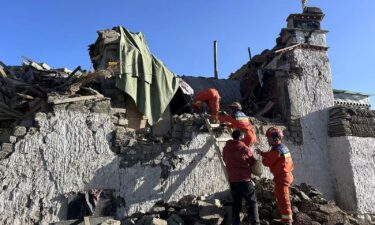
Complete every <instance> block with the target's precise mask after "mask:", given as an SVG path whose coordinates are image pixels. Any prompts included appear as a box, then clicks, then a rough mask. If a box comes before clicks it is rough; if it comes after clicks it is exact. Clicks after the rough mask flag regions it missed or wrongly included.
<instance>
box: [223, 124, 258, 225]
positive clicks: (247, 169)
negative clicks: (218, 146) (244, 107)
mask: <svg viewBox="0 0 375 225" xmlns="http://www.w3.org/2000/svg"><path fill="white" fill-rule="evenodd" d="M240 136H241V132H239V131H238V130H234V131H233V132H232V138H233V140H229V141H227V143H226V144H225V147H224V149H223V160H224V162H225V167H226V170H227V173H228V180H229V183H230V190H231V195H232V199H233V205H232V225H239V224H240V211H241V207H242V199H245V201H246V207H247V214H248V221H249V224H250V225H259V215H258V206H257V198H256V195H255V188H254V185H253V182H252V181H251V166H252V165H254V163H255V162H256V159H255V158H254V155H253V152H252V150H251V149H250V148H249V147H248V146H246V145H245V144H244V143H243V142H242V141H240V140H239V139H240Z"/></svg>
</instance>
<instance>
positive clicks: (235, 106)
mask: <svg viewBox="0 0 375 225" xmlns="http://www.w3.org/2000/svg"><path fill="white" fill-rule="evenodd" d="M229 107H231V108H233V109H237V110H241V109H242V106H241V104H240V103H239V102H233V103H232V104H230V105H229Z"/></svg>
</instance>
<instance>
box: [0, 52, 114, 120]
mask: <svg viewBox="0 0 375 225" xmlns="http://www.w3.org/2000/svg"><path fill="white" fill-rule="evenodd" d="M23 58H24V60H25V61H24V62H23V65H22V66H6V65H5V64H3V63H1V62H0V122H1V121H8V120H17V119H22V118H27V117H30V116H31V115H33V114H34V113H35V112H37V111H47V108H48V104H54V105H55V104H62V103H67V102H75V101H79V100H89V99H96V98H101V97H103V96H102V95H101V94H100V93H99V92H98V91H96V90H94V89H92V88H91V87H89V86H86V85H87V84H89V83H90V82H92V81H94V80H96V79H97V78H98V77H106V76H109V75H110V72H108V71H104V70H99V71H97V72H93V73H86V71H83V70H81V67H80V66H78V67H77V68H76V69H75V70H73V71H70V70H68V69H66V68H64V69H52V68H51V67H49V66H48V65H47V64H46V63H37V62H35V61H33V60H31V59H29V58H26V57H23ZM108 74H109V75H108Z"/></svg>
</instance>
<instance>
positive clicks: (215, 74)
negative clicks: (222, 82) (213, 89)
mask: <svg viewBox="0 0 375 225" xmlns="http://www.w3.org/2000/svg"><path fill="white" fill-rule="evenodd" d="M214 78H215V79H218V78H219V75H218V71H217V41H216V40H215V41H214Z"/></svg>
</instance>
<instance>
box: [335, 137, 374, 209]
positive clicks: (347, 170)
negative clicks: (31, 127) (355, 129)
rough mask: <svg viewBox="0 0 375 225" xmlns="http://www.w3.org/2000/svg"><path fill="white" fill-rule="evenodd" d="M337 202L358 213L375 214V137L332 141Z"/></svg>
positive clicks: (339, 138) (336, 138) (346, 138)
mask: <svg viewBox="0 0 375 225" xmlns="http://www.w3.org/2000/svg"><path fill="white" fill-rule="evenodd" d="M329 143H330V158H331V162H332V171H333V172H334V174H335V188H336V193H337V201H338V202H339V204H340V205H342V207H344V208H346V209H348V210H351V211H356V212H358V213H359V214H375V195H374V193H375V138H363V137H352V136H343V137H333V138H330V140H329Z"/></svg>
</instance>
